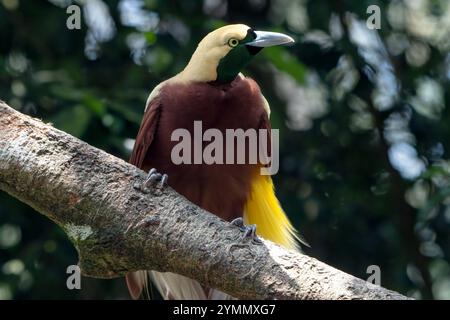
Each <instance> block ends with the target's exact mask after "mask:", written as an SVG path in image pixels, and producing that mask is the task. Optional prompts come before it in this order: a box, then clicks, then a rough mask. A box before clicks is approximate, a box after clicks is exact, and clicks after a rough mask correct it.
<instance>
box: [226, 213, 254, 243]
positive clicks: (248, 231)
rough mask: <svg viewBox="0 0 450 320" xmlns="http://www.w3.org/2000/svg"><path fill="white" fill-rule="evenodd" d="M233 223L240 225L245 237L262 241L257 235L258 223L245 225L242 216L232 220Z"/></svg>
mask: <svg viewBox="0 0 450 320" xmlns="http://www.w3.org/2000/svg"><path fill="white" fill-rule="evenodd" d="M231 224H232V225H235V226H237V227H239V229H240V230H241V231H242V232H244V238H245V239H251V240H254V241H256V242H261V239H260V238H258V236H257V235H256V224H251V225H249V226H246V225H244V220H243V219H242V218H241V217H239V218H236V219H234V220H232V221H231Z"/></svg>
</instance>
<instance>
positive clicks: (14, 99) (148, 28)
mask: <svg viewBox="0 0 450 320" xmlns="http://www.w3.org/2000/svg"><path fill="white" fill-rule="evenodd" d="M71 4H76V5H79V7H80V9H81V29H79V30H69V29H68V28H67V27H66V20H67V19H68V18H69V16H70V14H68V13H66V8H67V7H68V6H69V5H71ZM369 5H377V6H378V7H379V8H380V21H381V28H380V29H378V30H370V29H369V28H368V27H367V25H366V21H367V19H368V18H369V17H370V16H371V14H368V13H367V8H368V6H369ZM236 22H240V23H245V24H247V25H249V26H252V27H254V28H255V29H261V30H273V31H280V32H285V33H288V34H290V35H292V36H293V37H294V38H296V40H297V43H296V45H295V46H294V47H290V48H282V47H273V48H268V49H265V50H263V51H262V52H261V53H260V54H259V55H258V56H257V57H256V58H255V60H254V61H253V63H251V64H250V66H249V67H248V68H247V70H246V72H245V73H246V75H248V76H251V77H253V78H254V79H256V80H257V81H258V83H259V84H260V86H261V87H262V90H263V92H264V94H265V96H266V97H267V99H268V100H269V102H270V104H271V107H272V123H273V127H274V128H279V129H280V145H281V150H280V152H281V154H280V158H281V169H280V172H279V173H278V174H277V175H276V176H275V177H274V180H275V184H276V187H277V194H278V196H279V198H280V200H281V203H282V204H283V206H284V208H285V210H286V212H287V213H288V215H289V216H290V218H291V219H292V221H293V222H294V224H295V226H296V227H297V228H298V229H299V230H300V233H301V234H302V235H303V236H304V238H305V239H306V240H307V241H308V242H309V243H310V245H311V247H310V248H305V252H306V253H307V254H308V255H311V256H314V257H316V258H318V259H320V260H322V261H324V262H326V263H328V264H330V265H332V266H335V267H337V268H339V269H341V270H343V271H346V272H348V273H351V274H353V275H355V276H357V277H361V278H363V279H367V278H368V277H369V276H370V274H368V273H367V272H366V271H367V268H368V266H370V265H377V266H379V267H380V270H381V285H382V286H384V287H387V288H389V289H393V290H396V291H399V292H401V293H403V294H406V295H408V296H411V297H415V298H422V299H450V265H449V263H450V257H449V255H450V232H449V230H450V183H449V182H450V161H449V160H448V159H449V151H450V105H449V101H450V87H449V82H450V1H448V0H428V1H427V0H407V1H406V0H404V1H402V0H392V1H376V0H370V1H365V0H358V1H356V0H354V1H350V0H329V1H327V0H292V1H290V0H238V1H236V0H229V1H227V0H203V1H188V0H179V1H160V0H142V1H139V0H120V1H118V0H113V1H102V0H87V1H70V0H49V1H44V0H37V1H24V0H0V99H2V100H4V101H5V102H7V103H8V104H9V105H11V106H12V107H14V108H16V109H17V110H20V111H21V112H23V113H26V114H29V115H31V116H33V117H37V118H41V119H43V120H44V121H46V122H51V123H53V124H54V126H55V127H57V128H59V129H61V130H64V131H66V132H68V133H70V134H72V135H75V136H76V137H78V138H80V139H82V140H84V141H87V142H88V143H90V144H91V145H93V146H96V147H98V148H101V149H103V150H106V151H107V152H110V153H112V154H114V155H116V156H118V157H120V158H122V159H128V157H129V154H130V152H131V149H132V146H133V143H134V140H133V138H134V137H135V135H136V133H137V130H138V127H139V124H140V120H141V117H142V113H143V110H144V105H145V101H146V98H147V95H148V94H149V92H150V91H151V90H152V89H153V87H154V86H155V85H156V84H157V83H159V82H160V81H162V80H164V79H166V78H168V77H170V76H172V75H174V74H175V73H177V72H179V71H181V69H182V68H183V67H184V66H185V65H186V63H187V61H188V59H189V58H190V56H191V54H192V52H193V51H194V49H195V47H196V44H197V43H198V41H199V40H200V39H201V38H202V37H203V36H204V35H205V34H206V33H208V32H209V31H211V30H213V29H215V28H217V27H219V26H222V25H224V24H228V23H236ZM76 263H77V255H76V251H75V250H74V248H73V247H72V245H71V243H70V242H69V241H68V240H67V238H66V237H65V235H64V233H63V232H62V230H60V229H59V228H58V227H56V226H55V225H54V224H53V223H52V222H50V221H49V220H47V219H46V218H44V217H42V216H40V215H39V214H36V213H35V212H34V211H33V209H31V208H30V207H28V206H26V205H24V204H22V203H20V202H19V201H17V200H15V199H14V198H12V197H10V196H8V195H7V194H5V193H3V192H0V299H36V298H46V299H47V298H48V299H53V298H64V299H91V298H98V299H116V298H118V299H127V298H128V292H127V290H126V287H125V285H124V281H123V279H116V280H98V279H89V278H83V279H82V283H81V285H82V290H72V291H70V290H68V289H67V288H66V279H67V276H68V275H67V274H66V268H67V266H68V265H71V264H76Z"/></svg>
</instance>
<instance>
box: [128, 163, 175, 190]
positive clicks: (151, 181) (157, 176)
mask: <svg viewBox="0 0 450 320" xmlns="http://www.w3.org/2000/svg"><path fill="white" fill-rule="evenodd" d="M168 178H169V176H168V175H167V174H161V173H159V172H158V171H156V169H155V168H153V169H150V171H149V172H148V174H147V177H146V178H145V180H144V182H143V183H142V184H140V183H138V184H136V185H135V188H137V189H139V190H141V191H142V192H144V193H147V192H148V191H149V189H150V188H151V187H156V189H158V190H161V189H163V188H164V187H165V186H166V185H167V180H168Z"/></svg>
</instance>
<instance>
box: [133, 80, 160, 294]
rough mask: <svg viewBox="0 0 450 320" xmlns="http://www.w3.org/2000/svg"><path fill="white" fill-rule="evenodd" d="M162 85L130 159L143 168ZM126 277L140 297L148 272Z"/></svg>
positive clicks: (149, 106) (149, 105) (148, 109)
mask: <svg viewBox="0 0 450 320" xmlns="http://www.w3.org/2000/svg"><path fill="white" fill-rule="evenodd" d="M160 87H161V85H159V86H157V87H156V88H155V89H153V91H152V93H150V96H149V98H148V99H147V103H146V106H145V112H144V117H143V118H142V122H141V127H140V128H139V132H138V134H137V137H136V142H135V143H134V148H133V152H132V153H131V157H130V160H129V162H130V163H131V164H133V165H135V166H136V167H138V168H141V169H142V166H143V163H144V160H145V156H146V155H147V152H148V149H149V147H150V145H151V144H152V141H153V138H154V137H155V133H156V129H157V127H158V122H159V116H160V114H161V100H160V98H159V95H158V94H159V90H160ZM125 278H126V282H127V286H128V290H129V291H130V294H131V297H132V298H133V299H138V298H139V296H140V295H141V292H142V289H143V288H144V287H145V286H146V285H147V279H148V277H147V272H146V271H136V272H130V273H128V274H126V276H125Z"/></svg>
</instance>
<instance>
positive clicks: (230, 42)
mask: <svg viewBox="0 0 450 320" xmlns="http://www.w3.org/2000/svg"><path fill="white" fill-rule="evenodd" d="M238 44H239V40H238V39H234V38H231V39H230V40H228V45H229V46H230V47H232V48H234V47H236V46H237V45H238Z"/></svg>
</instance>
